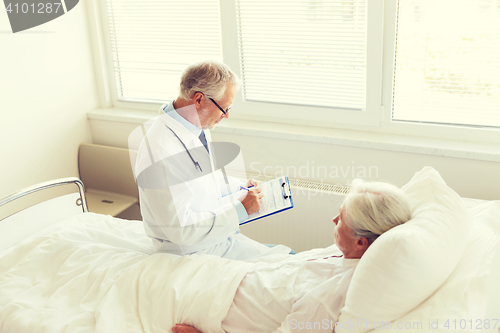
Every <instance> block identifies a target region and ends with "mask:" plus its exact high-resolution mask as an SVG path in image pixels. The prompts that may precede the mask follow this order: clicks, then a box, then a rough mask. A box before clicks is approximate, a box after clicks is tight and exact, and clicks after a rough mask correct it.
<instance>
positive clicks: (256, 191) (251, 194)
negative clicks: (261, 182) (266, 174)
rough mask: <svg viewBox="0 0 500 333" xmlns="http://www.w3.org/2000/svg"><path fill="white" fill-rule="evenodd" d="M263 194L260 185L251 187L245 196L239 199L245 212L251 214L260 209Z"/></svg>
mask: <svg viewBox="0 0 500 333" xmlns="http://www.w3.org/2000/svg"><path fill="white" fill-rule="evenodd" d="M263 196H264V194H263V193H262V189H261V188H260V187H252V189H251V190H250V191H248V192H247V193H246V195H245V197H244V198H240V199H239V200H240V201H241V203H242V204H243V207H245V209H246V211H247V214H248V215H252V214H253V213H255V212H256V211H258V210H259V209H260V203H261V202H262V197H263Z"/></svg>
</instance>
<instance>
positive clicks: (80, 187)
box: [0, 177, 88, 220]
mask: <svg viewBox="0 0 500 333" xmlns="http://www.w3.org/2000/svg"><path fill="white" fill-rule="evenodd" d="M68 184H75V185H76V186H78V192H79V194H80V198H79V199H78V200H77V202H76V205H77V206H82V211H83V212H84V213H87V212H88V207H87V199H86V198H85V187H84V186H83V182H82V181H81V180H80V179H78V178H76V177H68V178H60V179H55V180H50V181H47V182H43V183H39V184H36V185H33V186H29V187H26V188H23V189H22V190H19V191H17V192H14V193H12V194H9V195H7V196H6V197H3V198H0V207H1V206H3V205H5V204H8V203H9V202H12V201H14V200H16V199H19V198H21V197H24V196H26V195H28V194H31V193H35V192H38V191H41V190H45V189H47V188H51V187H56V186H61V185H68ZM4 218H6V217H4ZM4 218H0V220H3V219H4Z"/></svg>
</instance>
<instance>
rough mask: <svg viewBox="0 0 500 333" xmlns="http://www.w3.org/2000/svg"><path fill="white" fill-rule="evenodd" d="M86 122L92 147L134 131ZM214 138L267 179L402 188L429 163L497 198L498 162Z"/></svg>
mask: <svg viewBox="0 0 500 333" xmlns="http://www.w3.org/2000/svg"><path fill="white" fill-rule="evenodd" d="M90 124H91V130H92V137H93V141H94V143H96V144H102V145H109V146H115V147H122V148H127V137H128V134H129V133H130V131H132V130H133V129H134V128H135V127H137V125H136V124H132V123H123V122H118V121H107V120H98V119H91V120H90ZM331 131H335V130H334V129H331ZM271 136H272V135H271ZM212 138H213V140H214V141H227V142H234V143H236V144H238V145H239V146H240V147H241V149H242V152H243V158H244V161H245V166H246V170H247V172H254V173H255V172H257V173H258V172H259V171H260V172H264V171H265V173H266V174H268V175H276V173H278V175H279V174H280V173H281V172H284V173H285V174H288V175H289V176H290V177H294V178H300V179H306V180H314V181H319V182H321V181H322V182H324V183H327V184H349V182H350V181H351V180H352V179H353V178H364V179H367V180H373V181H375V180H378V181H387V182H391V183H393V184H395V185H397V186H402V185H404V184H406V183H407V182H408V181H409V180H410V179H411V177H412V176H413V174H414V173H415V172H417V171H418V170H420V169H422V168H423V167H424V166H426V165H430V166H432V167H434V168H435V169H436V170H438V171H439V172H440V173H441V175H442V177H443V178H444V180H445V181H446V182H447V184H448V185H449V186H450V187H452V188H453V189H454V190H455V191H457V193H458V194H459V195H461V196H462V197H471V198H478V199H488V200H493V199H497V200H498V199H500V163H498V162H491V161H483V160H474V159H469V158H457V157H445V156H439V155H431V154H420V153H408V152H401V151H391V150H383V149H373V148H360V147H350V146H344V145H335V144H326V143H311V142H304V141H298V140H297V137H296V136H294V135H293V134H290V135H288V139H271V138H267V137H262V136H253V135H243V134H239V133H225V132H224V131H222V130H220V131H218V130H217V128H216V129H215V130H214V131H212ZM469 148H470V146H469ZM287 168H288V172H287ZM325 169H326V170H327V172H326V173H325V171H324V170H325ZM318 170H319V172H318ZM353 170H354V173H353ZM318 173H319V174H318Z"/></svg>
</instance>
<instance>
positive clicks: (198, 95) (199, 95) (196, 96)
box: [193, 91, 204, 105]
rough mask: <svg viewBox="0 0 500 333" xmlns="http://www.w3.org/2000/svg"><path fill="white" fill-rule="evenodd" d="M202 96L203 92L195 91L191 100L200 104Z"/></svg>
mask: <svg viewBox="0 0 500 333" xmlns="http://www.w3.org/2000/svg"><path fill="white" fill-rule="evenodd" d="M203 97H204V95H203V93H201V92H199V91H197V92H196V93H195V94H194V96H193V102H194V104H196V105H200V103H201V100H202V99H203Z"/></svg>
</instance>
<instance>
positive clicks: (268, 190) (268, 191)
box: [240, 176, 293, 225]
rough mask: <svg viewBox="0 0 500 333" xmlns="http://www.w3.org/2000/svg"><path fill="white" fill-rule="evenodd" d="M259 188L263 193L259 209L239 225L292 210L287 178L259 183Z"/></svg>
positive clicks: (290, 192)
mask: <svg viewBox="0 0 500 333" xmlns="http://www.w3.org/2000/svg"><path fill="white" fill-rule="evenodd" d="M259 187H260V188H262V193H264V197H263V198H262V203H261V204H260V209H259V210H258V211H257V212H255V213H253V214H252V215H250V216H248V218H247V219H246V220H245V221H243V222H241V223H240V225H242V224H246V223H248V222H253V221H255V220H259V219H261V218H264V217H266V216H271V215H274V214H276V213H279V212H282V211H285V210H288V209H291V208H293V199H292V191H290V183H289V181H288V177H287V176H282V177H278V178H275V179H272V180H269V181H267V182H265V183H261V184H259Z"/></svg>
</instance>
